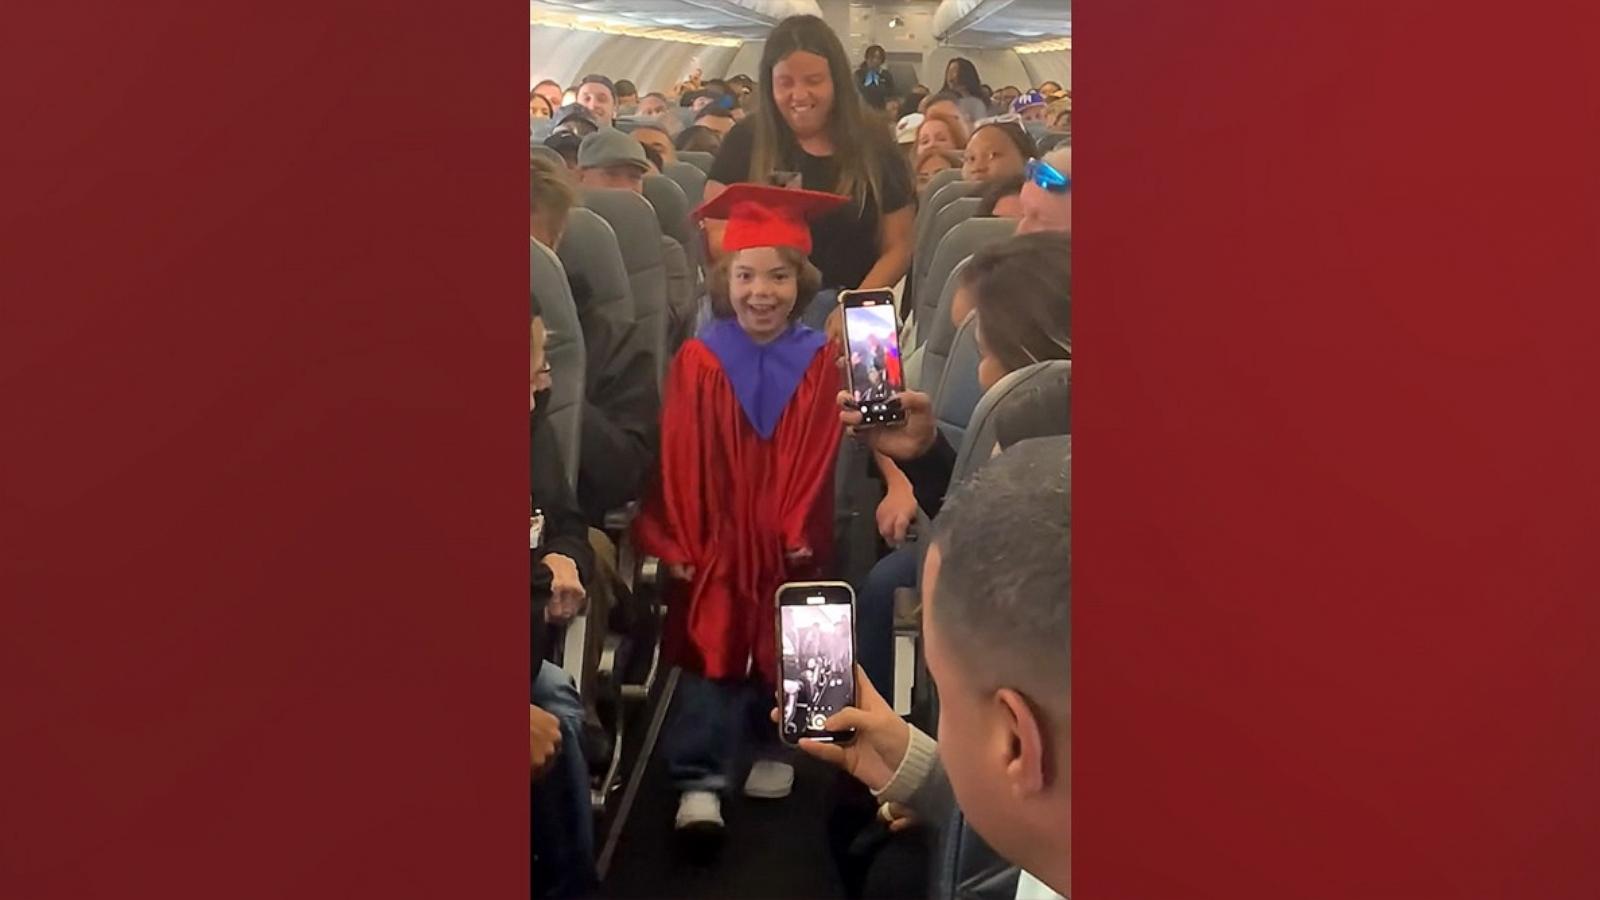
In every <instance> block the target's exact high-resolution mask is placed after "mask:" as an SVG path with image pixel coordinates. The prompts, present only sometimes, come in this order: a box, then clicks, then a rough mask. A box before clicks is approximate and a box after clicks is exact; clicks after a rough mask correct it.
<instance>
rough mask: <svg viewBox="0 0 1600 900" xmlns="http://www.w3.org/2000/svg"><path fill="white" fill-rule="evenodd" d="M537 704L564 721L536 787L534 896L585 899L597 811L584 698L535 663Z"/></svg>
mask: <svg viewBox="0 0 1600 900" xmlns="http://www.w3.org/2000/svg"><path fill="white" fill-rule="evenodd" d="M536 663H537V664H538V665H539V671H538V674H536V675H535V676H534V678H533V687H532V690H531V694H532V698H531V699H532V701H533V705H534V706H537V707H539V708H540V709H542V710H544V711H545V712H547V713H549V714H551V715H553V716H555V717H556V719H557V720H558V721H559V722H560V723H561V752H560V754H559V755H558V756H557V757H556V762H555V765H554V766H553V767H552V768H551V770H550V771H549V772H547V773H545V776H544V777H543V778H542V779H540V780H539V781H538V782H536V783H535V784H534V785H533V791H532V797H531V800H532V807H533V823H532V824H533V896H534V897H538V898H557V897H559V898H568V897H582V896H585V895H586V894H587V893H588V892H589V891H590V890H591V889H592V888H593V887H594V880H595V879H594V813H593V812H592V811H591V810H592V808H591V805H590V802H589V764H588V762H587V761H586V760H585V759H584V757H583V745H582V743H581V741H582V740H583V700H582V699H581V698H580V697H579V696H578V689H577V688H576V687H574V686H573V684H572V679H571V677H569V676H568V675H567V673H565V672H563V671H561V669H560V668H558V667H557V666H555V665H553V664H552V663H550V662H549V661H547V660H537V661H536Z"/></svg>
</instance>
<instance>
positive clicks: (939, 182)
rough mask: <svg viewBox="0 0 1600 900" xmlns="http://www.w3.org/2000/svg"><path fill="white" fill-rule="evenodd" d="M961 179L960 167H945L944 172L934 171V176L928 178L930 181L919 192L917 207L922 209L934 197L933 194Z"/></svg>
mask: <svg viewBox="0 0 1600 900" xmlns="http://www.w3.org/2000/svg"><path fill="white" fill-rule="evenodd" d="M960 180H961V170H960V169H945V170H944V171H943V172H935V173H933V177H932V178H929V179H928V183H927V184H925V185H923V186H922V190H920V191H918V192H917V208H918V209H921V208H922V207H924V206H927V205H928V201H929V200H932V199H933V195H934V194H937V193H938V192H939V189H940V188H942V187H944V186H945V185H947V184H949V183H951V182H953V181H960Z"/></svg>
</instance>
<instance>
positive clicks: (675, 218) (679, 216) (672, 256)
mask: <svg viewBox="0 0 1600 900" xmlns="http://www.w3.org/2000/svg"><path fill="white" fill-rule="evenodd" d="M644 198H645V199H646V200H649V201H650V205H651V206H653V207H655V210H656V220H657V221H658V222H660V224H661V232H662V235H663V238H662V243H661V246H662V254H663V258H664V260H665V262H666V265H667V341H666V347H665V350H664V352H665V355H666V359H667V360H668V361H669V362H670V361H671V359H672V356H673V354H674V353H676V352H677V350H678V347H679V345H681V344H682V343H683V342H684V341H685V340H687V339H688V338H689V336H690V335H689V332H690V331H691V330H692V328H693V323H694V317H695V313H696V311H697V303H698V301H699V299H700V294H701V290H702V284H701V278H700V247H701V242H700V241H699V240H698V237H699V232H698V230H697V229H696V228H695V227H694V224H693V223H692V222H690V221H689V201H688V200H687V199H686V198H685V197H684V194H683V189H682V188H680V187H679V186H678V183H677V182H676V181H673V180H672V179H671V178H668V177H666V176H664V175H646V176H645V179H644Z"/></svg>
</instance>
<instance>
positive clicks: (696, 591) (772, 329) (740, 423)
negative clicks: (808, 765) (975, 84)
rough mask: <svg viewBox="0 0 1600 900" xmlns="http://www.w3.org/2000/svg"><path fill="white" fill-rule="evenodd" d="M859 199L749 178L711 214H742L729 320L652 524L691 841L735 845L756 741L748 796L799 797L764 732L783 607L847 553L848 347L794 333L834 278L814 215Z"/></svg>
mask: <svg viewBox="0 0 1600 900" xmlns="http://www.w3.org/2000/svg"><path fill="white" fill-rule="evenodd" d="M844 202H846V198H845V197H842V196H836V195H831V194H821V193H817V192H813V191H799V190H786V189H782V188H772V187H765V186H758V185H749V184H739V185H734V186H732V187H730V188H728V189H727V190H725V191H723V192H722V193H721V194H720V195H719V196H717V197H716V198H715V199H713V200H711V201H710V202H708V203H706V204H703V205H701V206H700V207H699V208H698V209H697V210H696V211H695V214H696V216H697V217H702V218H703V217H707V216H715V217H716V218H718V219H723V220H727V223H728V224H727V228H726V231H725V235H724V245H723V248H722V249H723V250H724V254H723V256H722V257H721V259H720V260H719V261H718V263H717V265H716V267H715V268H714V269H713V271H712V274H711V276H710V277H709V278H708V279H707V286H708V288H709V289H710V291H711V292H712V305H713V309H714V310H715V312H716V316H717V318H716V319H715V320H714V321H713V322H712V323H711V324H710V325H708V326H707V327H706V328H705V329H704V330H703V331H702V332H701V333H700V335H699V337H698V338H696V339H693V340H690V341H688V342H686V343H685V344H684V345H683V348H682V349H681V350H680V351H679V352H678V355H677V357H676V358H675V359H674V360H673V363H672V370H671V373H670V374H669V375H668V377H667V386H666V402H665V405H664V407H663V409H662V415H661V462H660V470H659V476H658V477H657V478H656V479H655V482H654V484H653V485H652V487H651V489H650V490H649V492H648V494H647V497H646V501H645V504H644V508H643V510H642V511H641V514H640V516H639V518H638V520H637V522H636V528H635V533H636V536H637V538H638V544H639V546H640V548H641V549H642V550H643V551H644V552H646V553H648V554H650V555H652V556H655V557H657V558H659V559H660V560H661V561H662V564H663V566H664V568H665V570H666V571H667V573H668V574H669V576H670V580H669V582H668V585H667V586H666V588H665V591H666V593H667V598H668V603H667V609H668V613H667V622H666V629H665V634H664V637H663V641H662V663H663V664H664V665H677V666H680V667H682V670H683V675H682V678H681V680H680V681H679V682H678V689H677V694H676V698H675V702H674V706H673V718H672V719H671V721H670V722H669V724H668V727H667V731H666V732H665V734H664V735H663V737H662V752H663V754H664V756H665V758H666V761H667V768H668V772H669V774H670V777H671V778H672V780H673V782H674V785H675V786H676V787H677V788H678V790H680V791H681V792H682V794H681V797H680V800H679V805H678V814H677V819H676V826H677V828H679V829H681V830H688V831H695V832H700V833H708V834H713V835H720V833H721V830H722V827H723V820H722V810H721V798H720V796H719V794H720V792H722V791H724V790H726V789H727V787H728V786H729V783H730V778H731V777H732V776H733V773H732V772H731V771H730V768H731V766H732V762H733V761H734V760H736V759H738V758H740V752H739V751H740V748H741V745H743V744H744V743H745V742H746V740H747V739H748V738H749V737H751V734H750V732H751V729H752V728H754V729H755V737H756V739H757V746H758V750H757V753H756V756H757V762H756V763H755V765H754V766H753V767H752V768H751V770H750V773H749V776H748V778H747V779H746V780H745V793H746V794H747V795H750V796H755V797H763V798H780V797H785V796H787V795H788V794H789V791H790V789H791V787H792V785H793V782H794V770H793V768H792V767H790V766H789V765H788V764H786V763H781V762H778V761H776V760H774V759H773V758H771V756H772V752H771V751H772V750H774V749H779V748H777V747H776V743H777V734H776V732H775V731H774V730H773V729H772V727H771V726H770V725H767V724H765V716H764V713H765V711H766V710H767V709H769V708H771V706H772V703H773V697H774V691H775V688H776V685H777V664H778V661H777V659H776V648H775V647H774V642H773V640H772V639H771V638H772V635H773V633H774V627H775V625H774V621H773V605H772V598H773V596H775V593H776V591H777V588H778V586H779V585H780V584H782V583H783V582H785V581H791V580H803V579H809V578H815V577H816V576H817V575H818V574H819V573H821V572H825V571H826V569H827V565H828V563H829V560H830V558H831V555H832V546H831V542H832V533H833V516H832V505H833V484H834V459H835V456H836V455H837V453H838V448H839V434H840V431H839V423H838V419H837V418H836V416H835V414H834V409H833V404H832V402H831V398H832V396H833V392H835V391H837V390H838V387H839V380H840V375H839V371H838V368H837V366H836V365H835V360H836V359H837V357H838V349H837V347H836V346H835V345H833V344H831V343H830V342H829V341H828V340H827V339H826V338H825V337H824V336H823V335H822V334H821V333H819V332H816V331H813V330H811V329H809V328H806V327H804V326H802V325H799V324H797V323H796V321H795V320H796V319H797V318H798V317H799V315H800V313H801V311H802V309H803V308H804V302H805V301H806V300H807V299H809V298H810V297H811V295H812V294H813V293H815V292H816V290H817V287H818V283H819V276H818V274H817V271H816V269H815V268H813V267H812V266H811V264H810V263H809V262H808V261H807V260H806V254H807V253H808V252H809V251H810V250H811V233H810V230H809V228H808V227H807V224H806V218H807V217H812V216H817V215H820V214H822V213H824V212H826V211H828V210H830V209H834V208H836V207H838V206H839V205H841V204H843V203H844Z"/></svg>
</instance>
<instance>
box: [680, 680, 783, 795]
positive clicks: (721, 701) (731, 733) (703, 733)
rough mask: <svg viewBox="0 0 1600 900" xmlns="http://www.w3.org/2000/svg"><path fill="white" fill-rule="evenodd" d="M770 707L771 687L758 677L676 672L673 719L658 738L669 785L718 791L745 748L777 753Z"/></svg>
mask: <svg viewBox="0 0 1600 900" xmlns="http://www.w3.org/2000/svg"><path fill="white" fill-rule="evenodd" d="M772 706H773V692H772V689H771V688H768V687H765V686H763V685H762V684H761V683H760V682H758V681H750V680H743V679H738V680H733V679H729V680H721V679H718V680H713V679H710V678H706V677H704V676H701V675H696V674H694V673H691V672H682V673H681V674H679V676H678V687H677V690H676V691H675V692H674V694H673V698H672V718H671V719H670V720H669V721H668V722H667V728H666V731H665V733H664V734H663V735H662V740H661V753H662V756H663V757H664V758H665V759H666V761H667V775H668V777H670V778H671V779H672V784H673V786H674V787H676V788H677V789H678V790H680V791H715V792H717V793H721V792H723V791H726V790H727V789H728V781H729V775H730V773H731V772H732V771H733V769H734V767H735V766H736V765H738V763H739V762H740V760H741V757H742V756H743V755H744V754H745V753H746V752H747V751H749V752H754V753H756V754H761V755H768V756H776V755H779V754H780V752H781V744H779V741H778V726H777V725H776V724H774V723H773V722H772V720H771V718H769V716H770V715H771V713H772Z"/></svg>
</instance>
